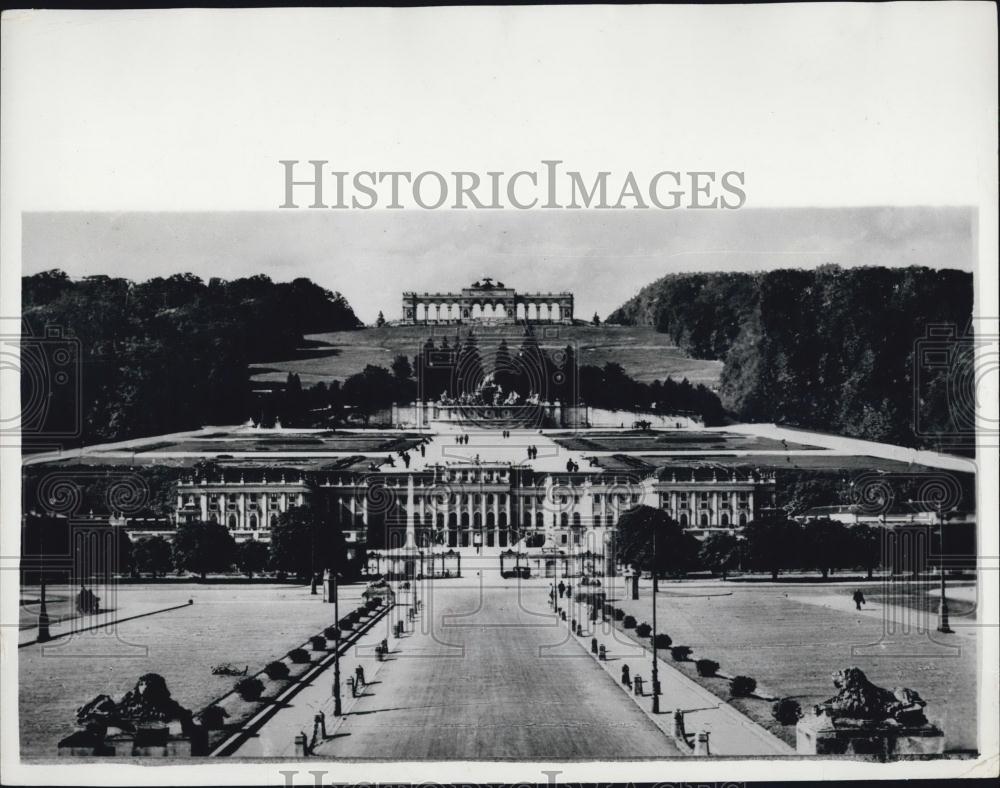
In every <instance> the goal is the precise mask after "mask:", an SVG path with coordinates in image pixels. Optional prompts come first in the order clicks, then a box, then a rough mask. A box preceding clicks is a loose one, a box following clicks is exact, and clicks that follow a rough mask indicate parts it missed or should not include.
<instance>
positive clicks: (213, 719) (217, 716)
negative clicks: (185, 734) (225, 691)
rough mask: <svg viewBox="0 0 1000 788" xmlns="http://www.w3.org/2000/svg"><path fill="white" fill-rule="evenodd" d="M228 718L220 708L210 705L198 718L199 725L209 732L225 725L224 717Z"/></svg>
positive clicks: (227, 714) (226, 713) (225, 712)
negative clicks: (199, 720)
mask: <svg viewBox="0 0 1000 788" xmlns="http://www.w3.org/2000/svg"><path fill="white" fill-rule="evenodd" d="M228 716H229V712H227V711H226V710H225V709H224V708H222V707H221V706H216V705H214V704H213V705H211V706H209V707H208V708H207V709H205V710H204V711H203V712H202V713H201V714H199V715H198V717H199V718H200V719H201V724H202V726H203V727H205V728H208V729H209V730H217V729H219V728H221V727H222V726H223V725H225V724H226V723H225V720H226V717H228Z"/></svg>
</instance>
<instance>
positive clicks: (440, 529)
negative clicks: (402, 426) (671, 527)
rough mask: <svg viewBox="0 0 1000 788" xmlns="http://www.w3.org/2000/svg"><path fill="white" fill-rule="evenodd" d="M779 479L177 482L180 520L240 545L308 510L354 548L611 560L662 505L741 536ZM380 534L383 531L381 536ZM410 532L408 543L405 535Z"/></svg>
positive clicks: (470, 477) (693, 528)
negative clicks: (624, 518) (632, 521)
mask: <svg viewBox="0 0 1000 788" xmlns="http://www.w3.org/2000/svg"><path fill="white" fill-rule="evenodd" d="M774 492H775V477H774V474H773V472H767V471H761V470H758V469H753V468H748V469H733V468H726V467H721V466H718V467H716V466H707V465H704V466H703V465H698V466H691V467H668V468H663V469H659V470H655V469H644V470H642V471H635V472H633V471H621V470H618V471H616V470H609V469H605V468H598V467H593V468H587V469H577V470H574V471H572V472H559V473H552V472H540V471H536V470H534V469H532V468H531V467H526V466H525V465H520V464H518V465H515V464H511V463H485V462H484V463H470V462H461V463H454V464H446V465H440V466H431V467H428V468H425V469H423V470H420V471H407V470H386V471H382V470H378V471H357V470H354V471H331V472H301V473H299V472H294V471H281V470H273V471H270V470H260V469H257V470H255V471H253V472H250V471H248V470H240V469H237V468H225V467H223V468H221V469H220V470H219V471H218V475H217V476H214V477H211V478H206V477H200V478H199V477H189V478H186V479H182V480H181V481H180V482H179V483H178V486H177V509H176V512H177V522H178V523H183V522H189V521H191V522H198V521H212V522H218V523H222V524H224V525H226V527H227V528H229V530H230V531H231V532H232V534H233V536H234V537H235V538H236V540H237V541H245V540H247V539H258V540H262V541H269V539H270V531H271V528H272V527H273V526H274V525H275V524H276V523H277V522H278V518H279V517H280V516H281V514H282V513H283V512H286V511H288V510H289V509H291V508H294V507H296V506H302V505H304V504H305V503H307V502H309V503H311V504H313V505H318V506H320V507H321V508H322V510H323V511H324V512H327V513H328V515H329V518H330V521H331V523H332V524H333V525H334V526H335V527H340V528H341V529H342V530H343V532H344V535H345V539H346V541H347V543H348V545H349V546H350V545H360V544H366V543H367V544H376V545H378V546H379V547H386V548H392V547H402V546H403V544H404V543H407V542H409V541H410V539H414V540H415V543H416V546H417V547H421V548H423V547H434V546H440V547H441V548H442V549H456V550H459V551H462V550H463V548H469V549H470V550H475V551H476V552H480V551H483V550H485V551H490V549H491V548H495V549H498V550H499V549H507V548H512V547H515V546H516V547H517V549H519V550H520V549H529V550H530V549H531V548H539V549H542V548H546V549H550V550H551V549H556V550H569V551H580V550H583V549H588V548H589V549H594V550H600V551H601V552H603V548H604V547H605V546H606V545H607V544H608V543H609V541H610V536H611V534H612V533H613V532H614V529H615V527H616V525H617V523H618V519H619V517H620V516H621V515H622V513H624V512H625V511H627V510H628V509H630V508H632V507H633V506H636V505H638V504H646V505H650V506H657V507H659V508H661V509H664V510H666V511H667V512H669V513H670V515H671V517H672V518H674V519H675V520H676V521H677V522H679V523H680V524H681V525H682V526H684V527H685V528H687V529H688V530H689V531H690V532H691V533H692V534H694V535H695V536H696V537H699V538H704V537H705V536H706V535H707V534H709V533H711V532H712V531H719V530H721V531H730V532H738V531H739V529H740V528H741V527H742V526H744V525H746V524H747V523H748V522H750V521H752V520H753V519H754V517H755V516H756V515H757V514H758V513H759V512H760V511H761V510H762V509H767V508H771V507H773V506H774ZM373 529H378V530H379V531H384V535H383V533H378V532H373ZM407 534H409V535H410V538H408V537H407Z"/></svg>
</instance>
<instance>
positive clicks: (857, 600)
mask: <svg viewBox="0 0 1000 788" xmlns="http://www.w3.org/2000/svg"><path fill="white" fill-rule="evenodd" d="M853 598H854V606H855V608H857V609H858V610H860V609H861V606H862V605H863V604H864V603H865V595H864V594H862V593H861V589H860V588H859V589H858V590H857V591H855V592H854V597H853Z"/></svg>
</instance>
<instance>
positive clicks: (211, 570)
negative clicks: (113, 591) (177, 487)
mask: <svg viewBox="0 0 1000 788" xmlns="http://www.w3.org/2000/svg"><path fill="white" fill-rule="evenodd" d="M105 534H112V535H113V536H114V537H115V538H114V539H113V540H108V539H106V538H105ZM88 540H89V541H88ZM81 550H82V551H83V552H82V553H81V555H80V556H78V557H77V558H76V559H74V560H75V567H76V568H75V569H73V570H72V572H73V573H79V572H81V570H82V573H83V575H84V576H87V577H90V578H91V579H93V576H94V575H96V574H98V573H111V574H118V575H130V576H132V577H135V578H138V577H140V576H147V577H152V578H159V577H165V576H166V575H168V574H170V573H177V574H182V573H185V572H186V573H190V574H193V575H197V576H198V577H200V578H201V579H205V578H206V577H207V575H209V574H226V573H231V572H233V571H239V572H240V573H242V574H244V575H245V576H246V577H247V578H250V579H252V578H253V577H254V576H256V575H259V574H261V573H263V572H265V571H268V572H273V573H277V574H279V575H281V576H287V577H294V578H297V579H299V580H302V581H305V580H308V579H309V578H311V577H314V576H316V575H319V574H322V572H323V571H324V570H326V569H331V568H333V569H334V570H336V571H338V572H340V573H341V574H343V575H344V576H345V577H349V578H353V577H356V576H358V575H359V574H360V573H361V569H362V566H361V564H362V562H363V560H364V555H363V553H360V554H358V555H356V556H354V557H353V559H352V560H348V554H347V547H346V542H345V541H344V536H343V532H342V530H341V528H340V527H339V526H338V524H336V523H331V522H329V521H328V517H327V516H326V515H325V514H324V513H323V512H322V511H321V510H319V509H317V508H314V507H312V506H302V507H297V508H293V509H289V510H288V511H287V512H283V513H282V514H281V515H280V517H279V518H278V522H277V523H276V525H275V526H274V527H273V528H272V529H271V541H270V542H269V543H267V542H260V541H256V540H247V541H244V542H240V543H237V542H236V540H235V539H234V538H233V535H232V534H231V533H230V531H229V529H228V528H226V526H224V525H222V524H220V523H216V522H189V523H182V524H181V525H179V526H178V527H177V529H176V530H175V531H174V533H173V539H172V540H168V539H166V538H165V537H163V536H159V535H156V536H147V537H143V538H141V539H138V540H137V541H135V542H132V541H131V540H130V539H129V538H128V536H127V534H126V533H125V531H124V530H123V529H121V528H116V527H114V526H109V525H104V526H90V525H88V526H86V527H84V528H81V526H79V525H74V524H73V522H72V521H71V520H68V519H66V518H63V517H53V516H49V515H36V514H33V515H28V516H26V517H25V524H24V531H23V538H22V545H21V556H22V560H24V561H25V565H26V566H30V567H32V569H30V570H28V571H29V573H30V574H31V577H26V582H32V581H35V582H37V580H38V579H39V577H40V570H39V569H37V567H42V568H44V567H45V564H48V565H49V568H48V569H47V570H44V571H45V574H46V576H47V579H48V580H50V581H54V582H69V581H70V573H71V572H70V569H69V568H68V567H67V566H65V565H64V566H63V567H62V568H61V569H57V568H55V567H56V566H58V565H59V564H60V559H65V558H66V557H67V556H72V555H73V552H74V551H81ZM45 559H48V560H47V561H46V560H45ZM81 579H82V578H81Z"/></svg>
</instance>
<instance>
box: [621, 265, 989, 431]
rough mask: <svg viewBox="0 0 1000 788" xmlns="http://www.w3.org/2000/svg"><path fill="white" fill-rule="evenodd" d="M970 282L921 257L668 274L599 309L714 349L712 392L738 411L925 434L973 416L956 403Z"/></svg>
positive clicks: (801, 422)
mask: <svg viewBox="0 0 1000 788" xmlns="http://www.w3.org/2000/svg"><path fill="white" fill-rule="evenodd" d="M972 292H973V291H972V275H971V274H969V273H966V272H963V271H955V270H947V269H945V270H932V269H929V268H919V267H911V268H899V269H891V268H876V267H871V268H864V267H859V268H850V269H843V268H840V267H839V266H836V265H826V266H821V267H819V268H817V269H814V270H808V271H807V270H787V269H786V270H777V271H769V272H766V273H724V274H678V275H671V276H667V277H665V278H663V279H661V280H659V281H658V282H655V283H653V284H652V285H650V286H648V287H646V288H644V289H643V290H642V291H641V292H640V293H639V295H637V296H636V297H635V298H633V299H632V300H631V301H629V302H628V303H627V304H625V305H623V306H622V307H621V308H620V309H618V310H617V311H615V312H614V313H613V314H612V315H610V316H609V318H608V320H609V322H617V323H625V324H642V325H653V326H655V327H656V328H657V330H659V331H663V332H665V333H667V334H669V335H670V336H671V338H672V339H673V340H674V341H675V342H677V344H678V345H679V346H680V347H682V348H683V349H684V350H686V351H688V352H689V353H691V354H692V355H693V356H696V357H699V358H716V359H722V360H723V361H724V362H725V364H724V367H723V371H722V377H721V381H720V383H721V388H720V394H721V399H722V404H723V405H724V406H725V407H726V409H727V410H728V411H730V412H732V413H733V414H734V415H735V416H736V417H737V418H739V419H742V420H746V421H774V422H778V423H785V424H792V425H796V426H801V427H806V428H813V429H820V430H825V431H830V432H836V433H840V434H844V435H851V436H857V437H861V438H867V439H871V440H879V441H888V442H894V443H902V444H905V445H919V446H934V445H938V444H939V443H945V444H947V443H948V442H949V439H950V438H951V439H952V442H953V440H954V439H953V438H952V436H956V435H957V436H961V435H962V434H968V433H970V432H971V430H972V426H973V425H972V424H971V421H970V419H971V417H970V415H969V411H968V409H965V408H961V407H955V404H956V403H957V402H960V401H964V402H971V401H972V390H971V387H972V385H973V383H972V380H973V379H974V376H972V375H969V374H967V372H968V369H967V368H968V367H969V366H970V365H971V363H972V356H971V354H969V353H963V352H962V349H963V348H964V347H966V346H967V345H968V344H969V341H970V338H969V337H967V336H966V335H965V331H966V330H967V328H968V326H969V324H970V319H971V315H972ZM942 326H946V327H950V330H952V331H954V332H955V338H954V339H952V340H951V341H947V340H945V341H943V342H942V341H938V342H937V343H936V344H937V345H938V346H939V347H940V348H941V349H942V350H943V351H944V356H942V354H940V353H939V354H938V355H937V356H936V357H935V358H937V359H939V360H940V359H941V358H942V357H946V358H947V363H943V364H941V363H934V364H933V365H931V364H929V363H928V360H927V359H928V357H927V356H925V355H922V348H924V347H926V346H927V344H928V339H927V338H928V332H929V331H931V330H935V331H936V330H938V329H939V328H940V327H942ZM932 342H933V340H932ZM956 385H958V386H960V387H963V388H961V389H960V390H956V389H955V386H956Z"/></svg>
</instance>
